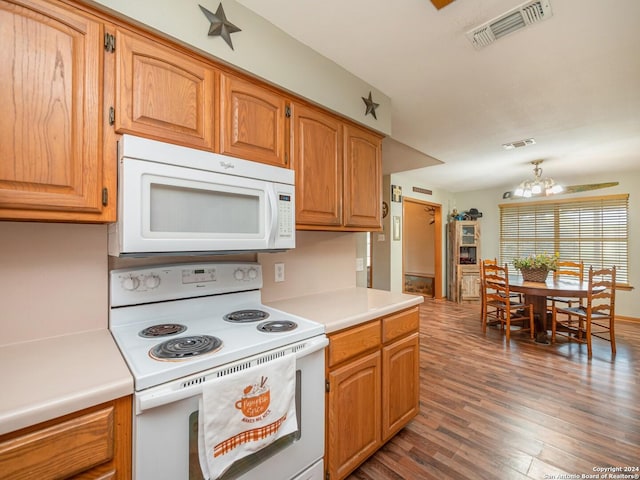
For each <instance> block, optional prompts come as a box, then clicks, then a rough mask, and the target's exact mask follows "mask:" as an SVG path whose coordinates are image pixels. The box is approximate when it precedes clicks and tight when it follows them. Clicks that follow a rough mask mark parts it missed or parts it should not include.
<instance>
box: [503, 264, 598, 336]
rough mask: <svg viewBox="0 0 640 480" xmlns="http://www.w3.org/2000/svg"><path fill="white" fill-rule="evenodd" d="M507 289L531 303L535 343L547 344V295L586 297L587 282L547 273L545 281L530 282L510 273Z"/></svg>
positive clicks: (587, 290)
mask: <svg viewBox="0 0 640 480" xmlns="http://www.w3.org/2000/svg"><path fill="white" fill-rule="evenodd" d="M601 289H604V287H601ZM509 290H510V291H512V292H517V293H522V294H523V295H524V303H525V304H531V305H533V315H534V317H535V340H536V343H541V344H544V345H548V344H549V343H550V342H549V337H548V336H547V329H548V324H547V323H548V322H547V297H570V298H586V297H587V295H588V294H589V282H579V281H576V280H568V279H562V278H554V277H553V275H549V276H548V277H547V279H546V281H545V282H530V281H526V280H524V279H523V278H522V276H521V275H510V276H509Z"/></svg>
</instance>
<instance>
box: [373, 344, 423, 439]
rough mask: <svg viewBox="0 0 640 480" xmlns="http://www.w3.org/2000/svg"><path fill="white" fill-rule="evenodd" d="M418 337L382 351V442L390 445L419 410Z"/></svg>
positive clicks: (392, 345) (389, 346) (390, 345)
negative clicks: (393, 438) (390, 441)
mask: <svg viewBox="0 0 640 480" xmlns="http://www.w3.org/2000/svg"><path fill="white" fill-rule="evenodd" d="M419 367H420V339H419V336H418V333H417V332H416V333H414V334H412V335H410V336H408V337H405V338H403V339H401V340H398V341H396V342H394V343H391V344H389V345H388V346H386V347H384V348H383V349H382V441H387V440H388V439H389V438H391V437H392V436H393V435H395V434H396V433H397V432H398V430H400V429H401V428H402V427H404V426H405V425H406V424H407V422H408V421H409V420H411V419H412V418H413V417H415V416H416V415H417V414H418V411H419V409H420V373H419Z"/></svg>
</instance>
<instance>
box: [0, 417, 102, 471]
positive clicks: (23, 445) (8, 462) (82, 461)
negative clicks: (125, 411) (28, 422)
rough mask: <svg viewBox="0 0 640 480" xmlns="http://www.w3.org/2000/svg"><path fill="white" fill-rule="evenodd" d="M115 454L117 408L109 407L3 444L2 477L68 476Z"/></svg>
mask: <svg viewBox="0 0 640 480" xmlns="http://www.w3.org/2000/svg"><path fill="white" fill-rule="evenodd" d="M113 455H114V408H113V407H107V408H104V409H101V410H98V411H95V412H92V413H87V414H85V415H81V416H79V417H76V418H71V419H70V420H67V421H63V422H61V423H58V424H54V425H52V426H49V427H47V428H43V429H41V430H36V431H34V432H31V433H28V434H25V435H21V436H19V437H16V438H12V439H10V440H6V441H4V442H2V443H0V458H2V472H0V479H11V480H18V479H33V478H37V479H39V480H46V479H54V478H67V477H70V476H72V475H75V474H77V473H80V472H83V471H86V470H88V469H89V468H91V467H94V466H96V465H100V464H102V463H105V462H108V461H109V460H111V459H112V458H113ZM107 478H108V477H107Z"/></svg>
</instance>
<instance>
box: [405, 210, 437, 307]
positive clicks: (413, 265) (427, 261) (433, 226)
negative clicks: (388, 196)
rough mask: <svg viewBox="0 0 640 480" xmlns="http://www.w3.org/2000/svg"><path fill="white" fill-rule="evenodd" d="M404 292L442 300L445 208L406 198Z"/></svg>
mask: <svg viewBox="0 0 640 480" xmlns="http://www.w3.org/2000/svg"><path fill="white" fill-rule="evenodd" d="M402 218H403V222H402V277H403V282H402V285H403V287H402V291H403V292H405V293H413V294H419V295H424V296H425V297H434V298H442V208H441V205H439V204H435V203H430V202H425V201H422V200H416V199H413V198H407V197H404V198H403V202H402Z"/></svg>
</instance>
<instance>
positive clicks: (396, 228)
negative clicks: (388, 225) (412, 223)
mask: <svg viewBox="0 0 640 480" xmlns="http://www.w3.org/2000/svg"><path fill="white" fill-rule="evenodd" d="M393 239H394V240H400V217H399V216H397V215H394V217H393Z"/></svg>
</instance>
